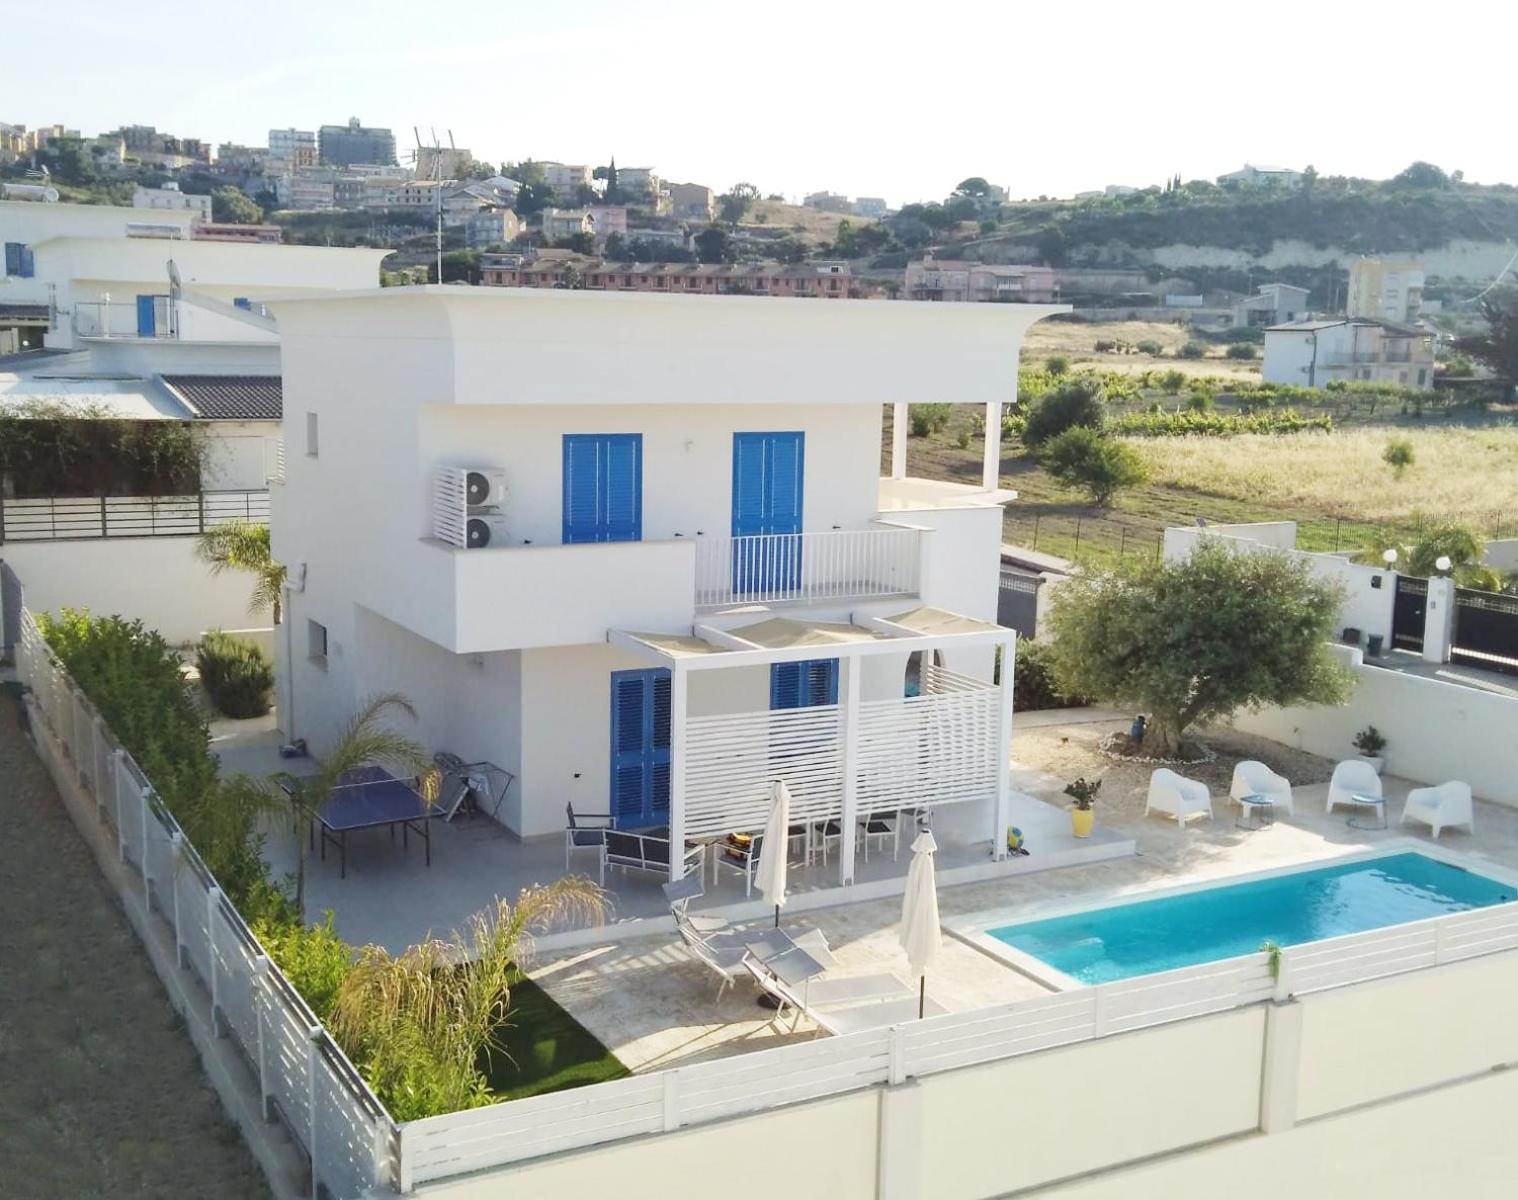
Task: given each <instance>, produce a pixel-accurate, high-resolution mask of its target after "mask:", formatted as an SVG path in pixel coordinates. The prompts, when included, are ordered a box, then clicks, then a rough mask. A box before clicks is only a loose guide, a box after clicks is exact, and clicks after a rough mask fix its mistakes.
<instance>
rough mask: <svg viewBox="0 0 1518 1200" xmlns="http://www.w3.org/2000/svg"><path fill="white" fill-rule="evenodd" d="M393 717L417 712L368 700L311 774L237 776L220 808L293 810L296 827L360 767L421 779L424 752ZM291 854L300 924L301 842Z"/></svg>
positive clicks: (392, 701)
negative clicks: (396, 726)
mask: <svg viewBox="0 0 1518 1200" xmlns="http://www.w3.org/2000/svg"><path fill="white" fill-rule="evenodd" d="M396 714H401V715H404V716H406V717H409V718H410V719H411V720H412V721H415V720H416V709H415V708H414V707H412V704H411V701H409V700H408V699H406V697H405V696H402V695H400V694H399V693H397V692H387V693H385V694H383V695H379V696H373V697H371V698H370V699H368V700H366V701H365V702H364V706H363V708H362V709H361V710H360V712H359V713H358V715H357V716H355V717H354V718H353V719H352V720H351V721H350V722H349V723H348V724H347V726H346V727H344V729H343V732H342V734H341V735H340V736H339V737H338V739H337V742H336V743H335V744H334V745H333V747H332V749H331V751H330V752H328V754H327V755H326V756H325V757H324V758H323V759H322V760H321V763H320V766H319V767H318V768H317V770H316V771H315V772H314V773H313V774H311V775H302V776H293V775H289V774H284V773H281V774H279V775H272V776H268V777H267V778H262V779H260V778H257V777H255V776H252V775H236V776H233V777H232V778H230V779H227V780H225V781H223V783H222V785H221V787H220V789H219V792H218V794H219V796H220V798H221V801H222V803H224V804H226V805H227V806H228V808H229V810H231V811H237V812H253V811H256V812H259V813H261V814H268V813H272V812H278V813H280V814H289V813H291V812H292V811H293V815H294V816H295V818H296V820H297V822H299V821H300V820H301V819H302V818H304V819H305V820H307V821H310V820H312V819H314V817H315V814H316V813H318V812H320V811H321V810H322V808H323V806H324V805H325V804H326V803H327V801H328V800H330V799H331V798H332V793H333V790H334V789H336V788H337V786H338V785H339V784H340V783H341V782H342V779H343V777H344V776H345V775H347V774H348V773H349V772H351V771H354V770H357V769H358V768H359V767H366V766H371V765H378V766H383V767H385V768H386V769H387V770H389V771H391V772H392V773H394V774H396V775H399V776H402V777H405V776H412V775H415V776H421V775H425V774H426V773H427V772H428V771H430V770H431V769H432V760H431V759H430V758H429V757H428V755H427V750H426V747H424V746H423V745H422V744H421V743H420V742H417V741H415V740H414V739H412V738H410V737H407V736H406V735H405V734H404V733H401V732H400V731H399V730H396V729H394V728H392V727H390V726H389V725H388V724H387V723H386V718H388V717H391V716H394V715H396ZM295 853H296V859H295V908H296V911H297V912H298V913H299V914H301V917H302V919H304V916H305V904H306V839H305V838H303V837H297V838H296V839H295Z"/></svg>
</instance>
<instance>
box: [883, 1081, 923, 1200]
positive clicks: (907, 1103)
mask: <svg viewBox="0 0 1518 1200" xmlns="http://www.w3.org/2000/svg"><path fill="white" fill-rule="evenodd" d="M922 1108H923V1095H922V1085H921V1084H919V1083H918V1082H917V1081H916V1080H915V1079H909V1080H907V1082H905V1083H901V1084H897V1085H895V1086H894V1087H887V1088H883V1089H882V1090H881V1092H880V1121H879V1126H878V1128H879V1137H880V1145H879V1157H878V1158H877V1160H876V1161H877V1163H878V1170H877V1173H876V1180H877V1191H876V1195H877V1196H878V1197H879V1200H921V1197H923V1196H928V1195H931V1194H932V1190H931V1189H930V1188H927V1187H926V1186H925V1184H926V1181H925V1180H924V1179H923V1177H922V1173H923V1163H922Z"/></svg>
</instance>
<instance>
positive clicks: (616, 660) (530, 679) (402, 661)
mask: <svg viewBox="0 0 1518 1200" xmlns="http://www.w3.org/2000/svg"><path fill="white" fill-rule="evenodd" d="M273 308H274V311H275V313H276V316H277V317H278V320H279V322H280V326H281V329H282V336H283V359H284V364H283V365H284V380H285V389H286V392H285V395H286V403H285V463H286V470H285V477H284V481H283V483H282V484H280V485H279V486H277V487H276V488H275V489H274V494H273V525H272V528H273V535H274V552H275V556H276V557H277V558H278V559H279V560H280V561H282V562H284V563H285V564H286V565H287V566H288V567H289V569H290V572H291V580H292V592H291V594H290V596H289V600H288V604H287V608H286V611H287V613H288V617H287V623H286V626H285V630H284V633H283V635H282V637H281V644H280V646H279V648H278V649H279V652H280V656H281V658H282V661H281V663H280V673H281V683H280V687H279V700H280V704H281V709H282V712H281V717H282V727H283V728H284V730H285V732H286V733H287V734H288V735H290V736H294V737H302V738H305V739H306V740H307V741H308V742H309V743H310V745H311V747H312V749H313V751H314V752H316V753H318V754H320V753H321V751H322V749H323V748H324V747H325V746H326V745H328V744H330V741H331V739H332V737H333V734H334V731H335V730H336V729H337V728H338V727H339V725H340V724H341V722H343V721H344V720H345V719H347V718H348V716H349V715H350V714H351V713H352V712H353V711H354V708H355V706H356V705H357V704H358V703H359V701H360V700H361V699H362V698H363V697H365V696H368V695H371V694H375V693H379V692H387V691H399V692H402V693H404V694H406V695H407V696H409V697H410V698H411V700H412V701H413V702H414V703H415V704H416V707H417V709H418V712H419V716H420V722H421V729H420V733H421V735H422V737H423V740H425V741H426V742H427V743H428V744H429V745H430V746H431V747H433V748H434V749H446V750H449V751H452V752H454V753H457V754H459V755H461V756H462V757H463V758H465V759H466V760H477V759H488V760H491V761H493V762H495V763H497V764H499V765H500V766H502V767H504V768H505V769H507V770H509V771H511V772H512V773H513V774H514V775H515V776H516V777H517V783H516V785H514V787H513V790H512V793H511V794H510V796H509V798H508V803H507V805H506V807H505V810H504V811H503V812H502V814H501V820H502V821H503V823H504V824H506V825H507V826H508V828H510V829H511V830H512V831H513V832H514V833H516V834H518V835H519V836H522V837H526V838H531V837H534V836H538V835H546V834H554V833H558V832H559V831H561V830H562V829H563V827H564V823H565V815H566V814H565V806H566V804H572V805H573V806H574V807H575V809H576V811H577V812H582V813H603V814H604V813H608V812H610V813H612V814H613V815H614V818H615V819H616V820H617V822H618V823H619V824H621V825H622V826H624V827H628V828H638V827H655V826H660V827H668V828H669V830H670V832H669V837H670V840H671V842H672V843H673V844H680V840H681V837H682V834H683V836H685V837H691V838H698V837H710V836H716V835H720V834H723V833H725V832H730V831H733V830H746V829H758V828H762V826H763V823H764V819H765V815H766V812H767V804H768V796H769V790H770V785H771V782H772V780H773V779H775V778H783V779H785V781H786V782H787V783H789V785H790V787H791V790H792V793H793V804H794V809H795V813H796V819H797V820H800V819H802V817H803V816H806V817H810V818H812V819H814V820H818V821H825V820H828V819H839V818H842V820H841V837H840V840H841V841H842V843H843V844H842V846H841V851H842V853H841V854H840V856H839V857H840V861H841V862H842V863H843V864H844V865H843V867H842V868H841V870H842V878H843V879H844V880H845V881H846V880H847V879H848V878H849V872H850V870H851V866H852V846H851V843H852V841H853V837H854V822H853V821H852V820H849V819H848V815H849V813H850V812H854V813H860V812H868V811H873V810H874V809H875V808H876V807H879V808H882V809H883V808H887V807H889V808H891V809H892V810H895V809H897V808H900V807H905V806H911V805H924V806H931V805H934V804H939V803H943V804H948V803H954V804H957V805H963V806H964V809H965V811H968V810H969V809H970V808H971V807H972V806H978V807H975V811H976V813H977V814H978V815H977V816H976V817H975V818H973V819H974V822H975V824H976V825H977V826H978V827H980V828H981V829H982V832H983V834H984V840H986V841H987V842H990V841H991V840H992V834H993V830H994V829H996V828H999V827H1000V825H1001V824H1003V823H1004V817H1005V812H1004V811H1003V807H1004V806H1005V804H1006V803H1007V800H1008V797H1007V781H1006V770H1005V767H1006V764H1007V760H1008V752H1009V739H1010V733H1011V690H1010V688H1011V672H1010V671H1006V672H1003V673H1002V674H1001V676H1000V681H999V683H998V682H993V675H994V670H993V664H994V661H995V659H996V655H997V652H998V648H1000V651H1001V653H1002V655H1003V658H1004V659H1005V661H1007V662H1009V663H1010V662H1011V660H1012V636H1013V635H1012V633H1011V631H1010V630H1006V629H1002V628H1000V627H998V626H996V625H995V624H994V621H995V616H996V604H997V593H998V577H999V565H998V564H999V547H1000V537H1001V523H1002V508H1001V506H1002V504H1003V503H1004V502H1006V501H1007V500H1010V499H1011V498H1012V493H1009V492H1004V491H1000V490H999V489H998V480H997V465H998V462H999V453H998V451H999V447H998V446H997V444H996V439H995V438H994V436H993V438H992V439H991V440H990V444H989V445H988V448H987V453H986V470H985V473H984V477H983V478H982V480H980V481H979V482H978V483H971V484H948V483H930V482H927V481H922V480H914V479H911V478H909V477H908V476H907V473H906V461H905V456H906V445H905V444H906V439H905V430H906V412H905V409H906V405H907V404H908V403H909V402H910V401H912V400H914V399H921V398H923V397H937V396H943V395H953V396H955V397H956V398H957V399H960V400H963V401H967V402H976V403H981V404H984V405H986V406H987V409H988V413H987V428H988V429H991V430H997V429H999V428H1000V419H999V408H1000V405H1001V404H1002V403H1003V402H1007V401H1010V400H1012V399H1013V398H1014V390H1015V380H1016V364H1017V356H1018V349H1019V345H1020V342H1021V339H1022V334H1023V331H1024V330H1025V329H1026V328H1027V327H1028V326H1029V325H1031V324H1032V323H1033V322H1034V321H1036V320H1038V319H1040V318H1041V317H1043V316H1046V315H1048V314H1049V313H1052V312H1057V311H1061V310H1060V309H1058V308H1056V307H1040V306H1034V305H1018V306H1008V307H1001V306H990V305H966V306H948V305H944V306H916V305H911V306H907V305H889V304H881V303H870V302H858V303H850V304H840V305H828V306H821V305H815V304H806V303H805V302H803V301H790V302H780V303H776V302H774V301H772V300H767V299H747V298H741V297H729V298H724V299H723V300H720V301H713V300H711V299H706V298H700V297H683V296H658V295H648V294H641V293H634V294H626V295H624V294H601V293H581V292H539V291H534V290H519V289H502V290H499V291H497V290H495V289H468V288H436V287H429V288H421V289H405V290H400V289H386V290H384V291H381V292H372V293H369V294H363V295H353V296H346V297H329V298H324V299H311V300H292V301H282V302H276V303H275V304H274V306H273ZM589 348H594V352H593V353H591V352H590V349H589ZM946 373H947V374H948V375H949V376H950V377H951V378H949V379H948V380H947V381H946V379H945V375H946ZM946 384H947V386H946ZM884 406H894V409H893V411H894V414H895V425H894V428H895V430H897V431H898V434H899V436H898V437H896V438H895V441H894V451H893V456H892V466H893V469H892V472H891V477H889V478H886V479H882V478H881V477H880V474H881V473H880V460H881V445H882V413H883V412H884V411H885V407H884ZM471 478H473V482H475V483H477V484H482V485H484V486H488V487H489V488H491V489H496V490H495V491H494V492H493V494H491V495H488V496H487V495H476V496H474V497H473V498H474V499H482V500H487V501H489V502H490V504H489V506H488V507H485V506H477V507H473V508H471V507H470V506H469V505H468V503H467V501H468V500H469V499H470V497H469V496H467V495H466V494H465V491H464V489H465V487H466V486H467V485H468V483H469V481H470V480H471ZM471 527H472V528H471ZM482 537H488V543H489V544H487V545H479V544H478V543H479V541H480V539H481V538H482ZM914 655H915V656H916V657H914ZM909 666H910V672H911V676H912V678H913V679H914V681H915V687H911V688H909V686H908V675H909ZM909 690H911V691H916V692H920V694H918V695H914V696H908V695H907V694H906V693H907V692H908V691H909ZM753 747H758V750H757V751H755V750H753V749H752V748H753ZM766 747H768V752H766V749H765V748H766ZM745 748H748V749H745ZM998 840H999V839H998ZM672 873H678V869H676V870H675V871H674V872H672Z"/></svg>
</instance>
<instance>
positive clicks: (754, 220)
mask: <svg viewBox="0 0 1518 1200" xmlns="http://www.w3.org/2000/svg"><path fill="white" fill-rule="evenodd" d="M845 220H846V221H848V222H849V224H850V225H854V226H859V225H869V224H871V219H870V218H869V217H854V216H848V215H847V214H843V213H829V212H818V211H817V210H816V209H815V208H803V207H802V206H801V205H799V204H782V203H781V202H780V201H779V200H755V201H754V204H753V207H752V208H750V209H749V210H748V215H747V216H746V217H744V218H743V223H744V224H745V225H765V226H768V227H769V228H771V229H785V230H788V231H791V232H798V231H797V229H796V227H797V226H798V225H799V226H800V227H801V228H800V230H799V232H801V233H803V234H805V236H807V237H808V238H811V239H813V240H815V241H824V242H831V241H832V240H833V239H834V238H835V237H837V236H838V222H839V221H845Z"/></svg>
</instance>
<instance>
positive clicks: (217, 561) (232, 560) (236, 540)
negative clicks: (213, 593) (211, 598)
mask: <svg viewBox="0 0 1518 1200" xmlns="http://www.w3.org/2000/svg"><path fill="white" fill-rule="evenodd" d="M195 553H196V554H197V555H198V556H199V558H200V559H201V561H202V562H205V563H208V564H210V567H211V574H212V575H220V574H221V573H222V572H223V571H247V572H248V573H249V574H251V575H252V576H253V577H254V584H253V600H252V603H251V604H249V605H248V611H249V612H251V613H257V612H262V611H263V610H264V609H266V608H272V609H273V610H274V623H275V624H276V625H278V624H279V617H280V592H281V590H282V589H283V588H284V586H285V567H284V564H283V563H277V562H275V561H274V557H273V555H272V554H271V553H270V551H269V527H268V526H267V525H255V524H253V523H252V522H251V521H228V522H227V523H226V524H224V525H217V526H216V527H215V528H214V529H207V530H206V531H205V532H204V533H202V534H201V535H200V537H199V538H198V539H197V540H196V544H195Z"/></svg>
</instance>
